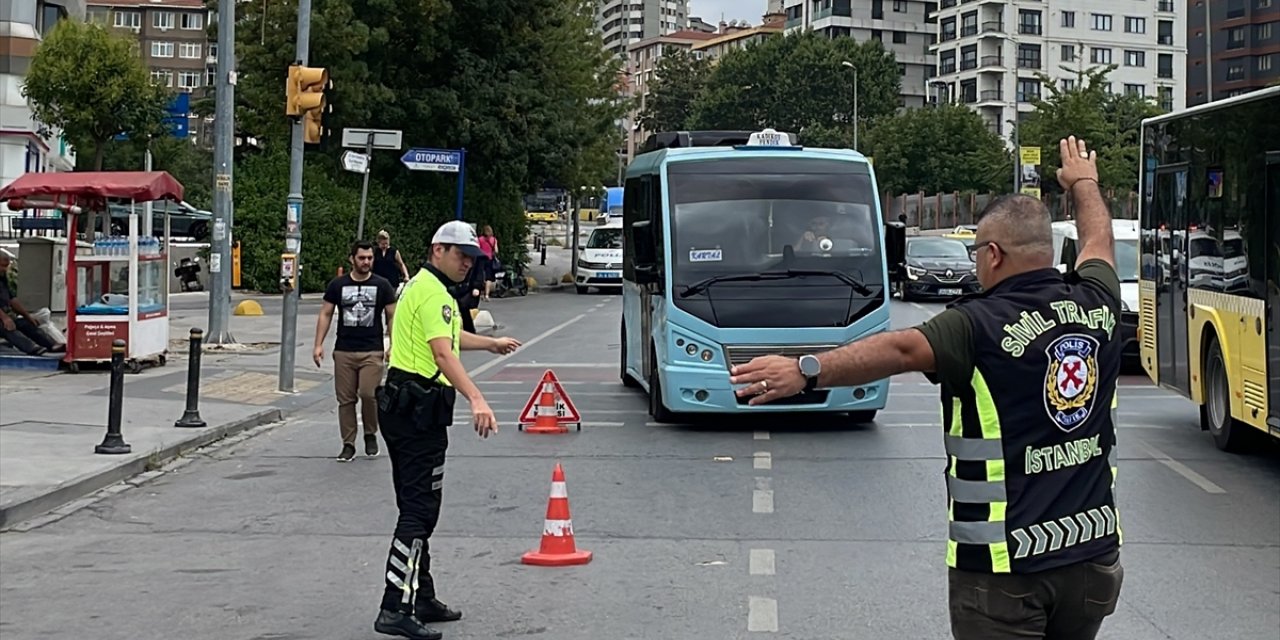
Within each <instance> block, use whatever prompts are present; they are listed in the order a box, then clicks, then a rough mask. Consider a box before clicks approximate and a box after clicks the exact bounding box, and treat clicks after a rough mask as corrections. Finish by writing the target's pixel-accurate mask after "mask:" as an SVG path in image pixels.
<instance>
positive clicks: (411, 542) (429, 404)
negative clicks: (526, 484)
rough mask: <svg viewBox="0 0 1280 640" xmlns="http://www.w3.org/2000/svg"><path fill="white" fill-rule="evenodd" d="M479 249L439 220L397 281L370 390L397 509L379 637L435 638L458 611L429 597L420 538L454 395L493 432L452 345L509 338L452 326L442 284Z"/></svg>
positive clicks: (434, 497)
mask: <svg viewBox="0 0 1280 640" xmlns="http://www.w3.org/2000/svg"><path fill="white" fill-rule="evenodd" d="M481 255H483V253H482V252H481V251H480V243H479V242H477V240H476V232H475V230H474V229H472V228H471V226H470V225H468V224H467V223H465V222H462V221H453V222H448V223H445V224H444V225H443V226H441V227H440V229H439V230H437V231H436V234H435V237H433V238H432V239H431V256H430V258H429V259H428V260H427V262H426V263H425V264H424V265H423V268H422V269H421V270H420V271H419V272H418V273H417V274H416V275H415V276H414V277H413V278H412V279H410V280H409V282H408V283H407V284H406V286H405V288H404V292H403V293H402V294H401V296H400V300H399V303H398V304H397V308H398V310H399V313H398V314H397V315H396V322H395V324H393V325H392V329H391V330H392V339H391V358H390V363H389V369H388V371H387V379H386V382H385V384H384V385H383V386H382V387H380V388H379V389H378V424H379V425H380V426H381V431H382V437H383V439H384V440H386V443H387V453H388V456H389V457H390V458H391V478H392V483H393V484H394V486H395V493H396V506H397V507H398V508H399V511H400V514H399V518H398V519H397V521H396V530H395V536H394V537H393V538H392V541H391V550H390V551H389V553H388V556H387V571H386V576H385V579H386V588H385V591H384V593H383V596H382V609H381V611H380V613H379V615H378V619H377V621H376V622H375V623H374V629H375V630H376V631H378V632H379V633H385V634H388V635H398V636H404V637H407V638H413V639H414V640H423V639H431V640H434V639H438V638H440V637H441V634H440V633H439V632H438V631H435V630H434V629H431V628H429V627H427V626H426V624H427V623H430V622H446V621H450V620H458V619H459V618H461V617H462V613H461V612H460V611H458V610H456V609H451V608H449V607H448V606H446V605H444V604H443V603H441V602H440V601H439V600H437V599H436V590H435V581H434V580H433V579H432V577H431V573H430V570H431V556H430V554H429V553H428V550H427V549H428V545H427V540H428V538H430V537H431V533H432V531H434V530H435V526H436V521H437V520H438V519H439V516H440V496H441V490H440V489H441V486H442V485H443V483H444V461H445V450H446V449H447V448H448V446H449V436H448V432H447V427H448V426H449V425H451V424H453V406H454V400H455V398H456V394H457V393H461V394H462V395H463V396H465V397H466V398H467V400H468V401H469V402H470V404H471V415H472V423H473V425H474V427H475V430H476V433H477V434H479V435H480V436H481V437H483V438H487V437H488V436H489V434H490V433H497V431H498V423H497V421H496V420H495V419H494V416H493V411H492V410H491V409H489V405H488V404H487V403H486V402H485V399H484V396H482V395H480V390H479V389H478V388H477V387H476V385H475V383H474V382H472V381H471V379H470V378H469V377H468V376H467V372H466V371H465V370H464V369H463V368H462V361H461V360H460V359H459V357H458V356H459V351H460V350H461V349H468V350H480V349H483V350H488V351H491V352H493V353H496V354H505V353H510V352H512V351H514V350H515V349H516V348H517V347H518V346H520V343H519V342H518V341H516V340H514V339H512V338H489V337H484V336H478V335H475V334H472V333H467V332H464V331H462V319H461V314H460V313H459V311H458V303H457V301H456V300H454V298H453V295H452V293H451V291H450V288H451V287H452V286H453V285H454V284H456V283H457V282H458V281H460V280H462V279H463V278H465V277H466V275H467V271H468V270H470V269H471V265H472V262H473V261H474V260H475V259H476V258H477V257H479V256H481Z"/></svg>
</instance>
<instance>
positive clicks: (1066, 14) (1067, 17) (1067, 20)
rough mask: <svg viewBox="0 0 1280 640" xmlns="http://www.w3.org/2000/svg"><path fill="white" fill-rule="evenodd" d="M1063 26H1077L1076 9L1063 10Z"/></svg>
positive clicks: (1072, 27) (1070, 27)
mask: <svg viewBox="0 0 1280 640" xmlns="http://www.w3.org/2000/svg"><path fill="white" fill-rule="evenodd" d="M1062 26H1063V27H1065V28H1067V29H1074V28H1075V26H1076V12H1074V11H1063V12H1062Z"/></svg>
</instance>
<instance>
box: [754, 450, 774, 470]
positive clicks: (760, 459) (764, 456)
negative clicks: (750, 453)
mask: <svg viewBox="0 0 1280 640" xmlns="http://www.w3.org/2000/svg"><path fill="white" fill-rule="evenodd" d="M752 465H753V467H754V468H756V469H762V470H770V469H773V454H771V453H769V452H768V451H757V452H756V455H755V459H754V461H753V462H752Z"/></svg>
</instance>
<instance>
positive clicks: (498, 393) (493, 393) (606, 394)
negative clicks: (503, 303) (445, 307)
mask: <svg viewBox="0 0 1280 640" xmlns="http://www.w3.org/2000/svg"><path fill="white" fill-rule="evenodd" d="M485 384H497V383H494V382H486V383H485ZM526 384H527V383H526ZM561 384H564V383H563V382H562V383H561ZM182 388H183V389H186V386H185V383H184V386H183V387H182ZM527 395H529V393H528V392H526V391H486V392H484V397H486V398H488V397H489V396H527ZM578 396H592V397H601V398H631V397H634V395H633V394H632V393H631V391H630V390H629V389H628V390H627V392H626V393H619V392H616V391H578V392H576V393H574V394H573V397H575V398H577V397H578ZM522 406H523V405H522Z"/></svg>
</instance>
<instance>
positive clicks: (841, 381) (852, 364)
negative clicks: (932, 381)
mask: <svg viewBox="0 0 1280 640" xmlns="http://www.w3.org/2000/svg"><path fill="white" fill-rule="evenodd" d="M818 360H819V361H820V362H821V363H822V372H821V373H820V374H819V375H818V388H830V387H850V386H854V385H860V384H866V383H868V382H874V381H876V380H882V379H884V378H888V377H890V376H894V375H897V374H899V373H907V372H909V371H925V372H928V371H933V370H934V366H935V364H934V355H933V347H932V346H931V345H930V344H929V341H928V340H926V339H925V337H924V334H923V333H921V332H920V331H919V330H918V329H914V328H912V329H903V330H901V331H890V332H887V333H881V334H878V335H874V336H871V337H870V338H867V339H865V340H858V341H857V342H851V343H849V344H847V345H845V346H843V347H840V348H839V349H832V350H831V351H827V352H825V353H820V354H818Z"/></svg>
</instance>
